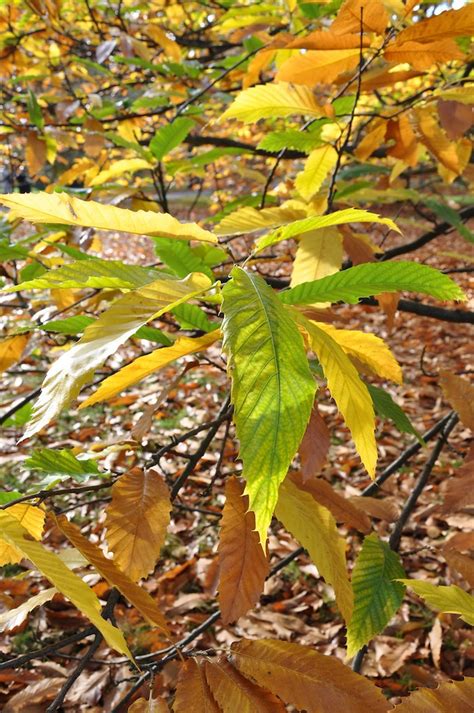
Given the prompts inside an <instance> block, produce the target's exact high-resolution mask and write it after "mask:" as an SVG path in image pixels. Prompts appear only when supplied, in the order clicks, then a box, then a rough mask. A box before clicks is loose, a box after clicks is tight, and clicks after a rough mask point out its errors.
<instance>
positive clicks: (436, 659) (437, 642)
mask: <svg viewBox="0 0 474 713" xmlns="http://www.w3.org/2000/svg"><path fill="white" fill-rule="evenodd" d="M428 641H429V642H430V649H431V658H432V659H433V663H434V665H435V666H436V668H437V669H439V668H440V659H441V646H442V643H443V630H442V628H441V622H440V620H439V617H436V618H435V620H434V621H433V626H432V627H431V631H430V633H429V634H428Z"/></svg>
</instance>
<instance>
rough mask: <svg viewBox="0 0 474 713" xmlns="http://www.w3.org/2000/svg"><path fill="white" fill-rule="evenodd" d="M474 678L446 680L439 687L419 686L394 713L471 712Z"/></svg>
mask: <svg viewBox="0 0 474 713" xmlns="http://www.w3.org/2000/svg"><path fill="white" fill-rule="evenodd" d="M473 699H474V678H465V679H464V681H448V682H446V683H442V684H441V685H440V686H439V688H436V689H434V690H433V689H432V688H420V689H419V690H418V691H415V692H414V693H411V694H410V695H409V696H408V697H407V698H405V699H404V700H403V701H402V702H401V703H400V704H399V705H398V706H395V708H394V713H446V712H447V711H451V712H452V713H472V701H473Z"/></svg>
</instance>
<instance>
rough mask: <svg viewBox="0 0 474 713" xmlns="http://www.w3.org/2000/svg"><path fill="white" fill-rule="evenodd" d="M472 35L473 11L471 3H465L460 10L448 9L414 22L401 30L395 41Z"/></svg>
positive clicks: (473, 27)
mask: <svg viewBox="0 0 474 713" xmlns="http://www.w3.org/2000/svg"><path fill="white" fill-rule="evenodd" d="M471 35H474V12H473V10H472V5H466V6H465V7H463V8H461V9H460V10H448V11H447V12H442V13H441V15H434V16H433V17H430V18H428V19H427V20H421V21H420V22H416V23H414V24H413V25H412V26H411V27H408V28H407V29H406V30H402V32H400V34H399V35H398V37H397V43H398V44H401V43H402V42H407V41H408V40H415V41H416V42H435V41H436V40H444V39H446V37H461V36H467V37H470V36H471Z"/></svg>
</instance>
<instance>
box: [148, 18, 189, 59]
mask: <svg viewBox="0 0 474 713" xmlns="http://www.w3.org/2000/svg"><path fill="white" fill-rule="evenodd" d="M145 32H146V34H147V35H148V37H151V39H152V40H153V41H154V42H156V43H157V44H158V45H160V47H162V49H163V51H164V52H165V54H167V55H168V56H169V57H171V58H172V59H174V61H175V62H181V59H182V57H181V49H180V46H179V45H178V43H177V42H175V40H172V39H171V37H169V36H168V35H167V34H166V30H163V29H162V28H161V27H158V26H157V25H147V27H146V28H145Z"/></svg>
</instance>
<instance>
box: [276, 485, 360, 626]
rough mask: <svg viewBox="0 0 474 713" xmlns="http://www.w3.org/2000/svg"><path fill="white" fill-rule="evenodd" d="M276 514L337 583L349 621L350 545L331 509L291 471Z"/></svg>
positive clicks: (328, 578) (330, 580)
mask: <svg viewBox="0 0 474 713" xmlns="http://www.w3.org/2000/svg"><path fill="white" fill-rule="evenodd" d="M304 487H305V486H304ZM275 516H276V517H277V518H278V519H279V520H280V522H281V523H282V524H283V525H284V527H285V528H286V529H287V530H288V531H289V532H291V534H292V535H293V536H294V537H296V539H297V540H298V542H299V543H300V544H301V545H303V547H304V548H305V549H306V550H308V552H309V556H310V557H311V559H312V560H313V562H314V564H315V565H316V567H317V568H318V571H319V573H320V574H321V576H322V577H324V579H325V580H326V582H327V583H328V584H330V585H331V586H332V587H333V589H334V593H335V595H336V602H337V605H338V607H339V609H340V611H341V613H342V615H343V617H344V619H345V621H346V622H349V621H350V618H351V615H352V605H353V598H352V589H351V585H350V582H349V576H348V573H347V563H346V554H345V552H346V546H345V541H344V539H343V538H342V537H341V536H340V535H339V533H338V531H337V527H336V521H335V520H334V518H333V516H332V515H331V513H330V512H329V510H328V509H327V508H325V507H323V506H322V505H320V504H319V503H318V502H317V501H316V500H315V498H314V497H313V496H312V494H311V493H310V492H308V490H306V489H305V490H303V488H300V487H299V486H298V481H297V479H296V478H293V477H292V476H290V475H287V477H286V478H285V480H284V481H283V483H282V484H281V485H280V491H279V495H278V503H277V506H276V509H275Z"/></svg>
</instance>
